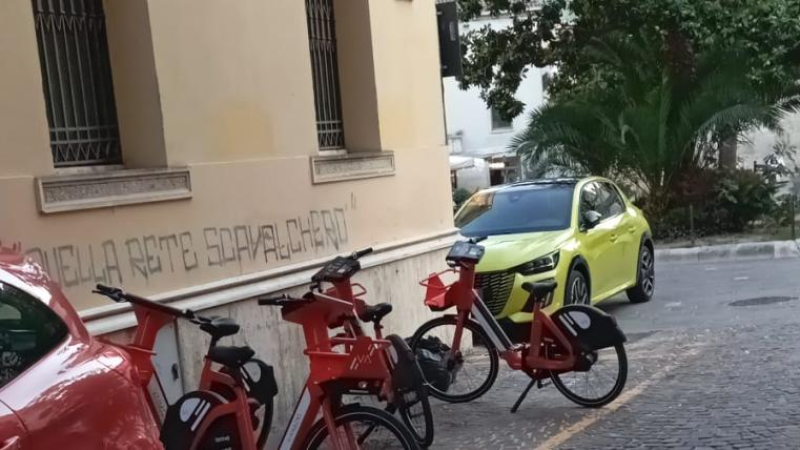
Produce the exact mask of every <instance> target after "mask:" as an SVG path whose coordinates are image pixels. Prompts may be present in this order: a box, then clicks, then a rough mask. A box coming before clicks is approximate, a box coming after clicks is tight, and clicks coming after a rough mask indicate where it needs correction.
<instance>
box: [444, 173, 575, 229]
mask: <svg viewBox="0 0 800 450" xmlns="http://www.w3.org/2000/svg"><path fill="white" fill-rule="evenodd" d="M574 190H575V187H574V186H573V185H562V184H544V185H526V186H519V187H511V188H506V189H500V190H496V191H487V192H479V193H477V194H475V195H473V196H472V198H470V199H469V200H468V201H467V203H466V204H465V205H464V207H463V208H461V210H459V212H458V214H457V215H456V219H455V224H456V226H457V227H458V228H460V229H461V234H463V235H465V236H492V235H498V234H511V233H531V232H536V231H556V230H564V229H567V228H569V226H570V221H571V220H572V194H573V192H574Z"/></svg>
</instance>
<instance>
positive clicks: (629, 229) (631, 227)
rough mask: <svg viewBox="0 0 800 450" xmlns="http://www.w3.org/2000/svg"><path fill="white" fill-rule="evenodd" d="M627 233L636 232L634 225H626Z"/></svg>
mask: <svg viewBox="0 0 800 450" xmlns="http://www.w3.org/2000/svg"><path fill="white" fill-rule="evenodd" d="M628 233H631V234H633V233H636V227H634V226H630V227H628Z"/></svg>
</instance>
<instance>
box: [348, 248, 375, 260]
mask: <svg viewBox="0 0 800 450" xmlns="http://www.w3.org/2000/svg"><path fill="white" fill-rule="evenodd" d="M370 253H372V247H367V248H365V249H363V250H357V251H354V252H353V254H352V255H350V257H351V258H353V259H359V258H361V257H362V256H367V255H369V254H370Z"/></svg>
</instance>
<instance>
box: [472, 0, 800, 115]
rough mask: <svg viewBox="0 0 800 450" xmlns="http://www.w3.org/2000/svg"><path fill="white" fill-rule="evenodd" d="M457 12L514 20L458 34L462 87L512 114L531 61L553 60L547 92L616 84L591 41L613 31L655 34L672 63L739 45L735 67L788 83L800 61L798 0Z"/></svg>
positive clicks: (549, 0) (494, 4) (688, 0)
mask: <svg viewBox="0 0 800 450" xmlns="http://www.w3.org/2000/svg"><path fill="white" fill-rule="evenodd" d="M458 3H459V7H460V11H461V19H462V20H470V19H473V18H475V17H478V16H479V15H481V14H482V11H484V8H485V11H487V12H488V14H490V15H492V16H495V17H498V16H503V17H510V20H511V26H510V27H509V28H507V29H503V30H492V29H491V28H489V26H488V25H487V26H485V27H483V28H481V29H479V30H476V31H474V32H471V33H469V34H468V35H467V36H465V37H464V39H463V42H464V55H465V60H464V75H463V77H462V78H461V80H460V81H461V85H462V87H464V88H466V87H470V86H475V87H478V88H480V90H481V93H482V97H483V99H484V100H485V101H486V102H487V103H488V104H489V105H490V106H491V107H493V108H495V109H497V110H498V111H500V112H501V114H503V116H504V118H510V117H514V116H517V115H519V114H520V113H521V112H522V110H523V105H522V104H521V103H520V102H519V101H518V100H516V99H515V98H514V94H515V92H516V90H517V88H518V87H519V84H520V81H521V80H522V78H523V76H524V75H525V71H526V69H525V68H526V67H527V66H528V65H535V66H537V67H544V66H550V65H555V66H558V68H559V74H558V76H557V77H556V79H555V80H554V82H553V84H552V85H551V88H550V90H551V95H552V98H563V97H565V96H567V97H569V96H573V95H582V94H583V91H585V90H587V89H590V90H591V89H594V87H596V86H600V87H605V86H613V85H614V84H616V83H617V82H619V81H620V77H621V75H622V74H621V73H620V72H618V71H615V70H613V69H614V68H613V67H609V66H598V65H596V64H595V63H594V60H593V59H592V55H591V48H590V47H591V43H592V40H593V39H595V38H596V37H597V36H602V35H606V34H608V33H610V32H619V33H623V34H637V33H640V32H644V33H645V34H647V35H649V36H653V37H658V38H659V39H660V40H661V41H662V43H663V44H664V45H665V46H667V47H669V48H670V49H671V50H672V51H671V53H670V58H672V59H673V61H672V64H671V65H672V66H673V67H680V66H681V65H682V64H688V62H689V61H691V59H692V57H691V54H692V52H706V51H707V50H709V49H715V48H736V49H739V50H740V52H741V55H740V56H741V60H740V66H739V67H740V70H743V71H744V72H745V73H746V75H747V76H748V78H749V79H750V80H751V81H753V82H754V83H767V84H775V83H786V82H787V81H788V80H794V79H795V78H796V76H795V75H796V73H795V69H794V68H795V66H796V65H797V63H798V61H800V40H798V39H797V37H798V36H800V1H798V0H458Z"/></svg>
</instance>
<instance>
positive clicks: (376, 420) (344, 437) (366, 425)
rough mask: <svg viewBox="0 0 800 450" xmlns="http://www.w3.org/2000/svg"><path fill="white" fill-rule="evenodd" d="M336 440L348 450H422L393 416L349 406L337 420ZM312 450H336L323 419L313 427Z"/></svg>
mask: <svg viewBox="0 0 800 450" xmlns="http://www.w3.org/2000/svg"><path fill="white" fill-rule="evenodd" d="M335 422H336V437H337V438H338V441H339V442H340V443H343V444H344V445H345V448H349V449H352V450H356V449H359V450H369V449H398V450H399V449H404V450H419V448H420V447H419V445H418V444H417V442H416V441H415V440H414V437H413V436H411V433H409V431H408V429H406V428H405V427H404V426H403V425H402V424H401V423H400V422H399V421H398V420H397V419H395V418H394V416H392V415H391V414H389V413H387V412H385V411H383V410H380V409H377V408H372V407H369V406H361V405H348V406H345V407H344V408H342V409H341V410H340V411H339V413H338V414H337V415H336V418H335ZM303 448H306V449H309V450H315V449H321V450H335V449H336V445H335V442H334V439H332V438H331V435H330V432H329V430H328V427H326V426H325V421H324V419H320V420H319V421H317V423H316V424H314V427H313V428H312V429H311V432H310V433H309V435H308V440H307V441H306V445H305V446H304V447H303Z"/></svg>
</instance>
